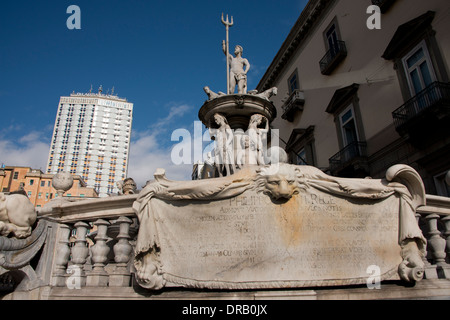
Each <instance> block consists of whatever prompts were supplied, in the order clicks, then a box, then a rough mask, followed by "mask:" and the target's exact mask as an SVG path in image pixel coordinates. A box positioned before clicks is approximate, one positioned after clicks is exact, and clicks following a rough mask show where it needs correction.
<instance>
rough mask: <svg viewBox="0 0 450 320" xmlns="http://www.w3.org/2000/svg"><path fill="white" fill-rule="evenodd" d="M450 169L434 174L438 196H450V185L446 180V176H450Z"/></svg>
mask: <svg viewBox="0 0 450 320" xmlns="http://www.w3.org/2000/svg"><path fill="white" fill-rule="evenodd" d="M449 172H450V171H445V172H443V173H441V174H438V175H436V176H434V184H435V186H436V193H437V195H438V196H442V197H450V186H449V185H448V184H447V182H446V177H447V176H449V177H450V173H449Z"/></svg>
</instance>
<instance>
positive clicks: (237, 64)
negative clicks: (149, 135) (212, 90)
mask: <svg viewBox="0 0 450 320" xmlns="http://www.w3.org/2000/svg"><path fill="white" fill-rule="evenodd" d="M222 49H223V52H224V53H225V54H226V44H225V41H223V42H222ZM243 52H244V49H243V48H242V47H241V46H239V45H238V46H236V47H235V49H234V55H235V57H233V56H232V55H231V54H228V57H227V59H228V62H229V64H230V87H229V92H230V94H233V93H234V91H235V87H236V85H237V86H238V93H239V94H246V93H247V72H248V71H249V70H250V63H249V62H248V60H247V59H244V58H242V53H243ZM244 68H245V69H244Z"/></svg>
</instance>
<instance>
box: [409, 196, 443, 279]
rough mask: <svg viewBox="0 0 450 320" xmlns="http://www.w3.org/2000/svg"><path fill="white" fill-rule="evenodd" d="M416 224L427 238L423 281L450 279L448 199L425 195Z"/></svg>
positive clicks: (418, 210)
mask: <svg viewBox="0 0 450 320" xmlns="http://www.w3.org/2000/svg"><path fill="white" fill-rule="evenodd" d="M416 218H417V222H418V223H419V226H420V228H421V230H422V232H423V234H424V236H425V237H426V238H427V248H426V250H427V252H426V256H425V257H424V261H425V277H424V278H425V279H438V278H445V279H450V198H446V197H437V196H432V195H427V205H426V206H423V207H419V208H418V209H417V213H416Z"/></svg>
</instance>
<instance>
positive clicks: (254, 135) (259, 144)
mask: <svg viewBox="0 0 450 320" xmlns="http://www.w3.org/2000/svg"><path fill="white" fill-rule="evenodd" d="M263 122H265V127H264V128H259V126H260V125H261V124H262V123H263ZM247 132H248V136H249V137H250V147H249V148H250V152H252V153H254V155H252V156H251V157H250V159H253V158H256V162H257V163H250V164H259V165H263V164H265V163H264V151H265V150H264V147H265V146H267V142H266V139H267V133H268V132H269V121H268V120H267V118H266V117H265V116H263V115H261V114H254V115H252V116H251V118H250V123H249V125H248V130H247Z"/></svg>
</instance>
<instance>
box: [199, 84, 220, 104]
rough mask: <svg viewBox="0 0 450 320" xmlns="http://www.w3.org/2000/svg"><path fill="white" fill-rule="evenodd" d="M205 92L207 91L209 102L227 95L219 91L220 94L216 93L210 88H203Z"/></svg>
mask: <svg viewBox="0 0 450 320" xmlns="http://www.w3.org/2000/svg"><path fill="white" fill-rule="evenodd" d="M203 90H204V91H205V93H206V95H207V96H208V101H211V100H214V99H216V98H218V97H220V96H224V95H225V93H223V92H221V91H219V92H218V93H215V92H214V91H212V90H211V89H210V88H209V87H208V86H205V87H203Z"/></svg>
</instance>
